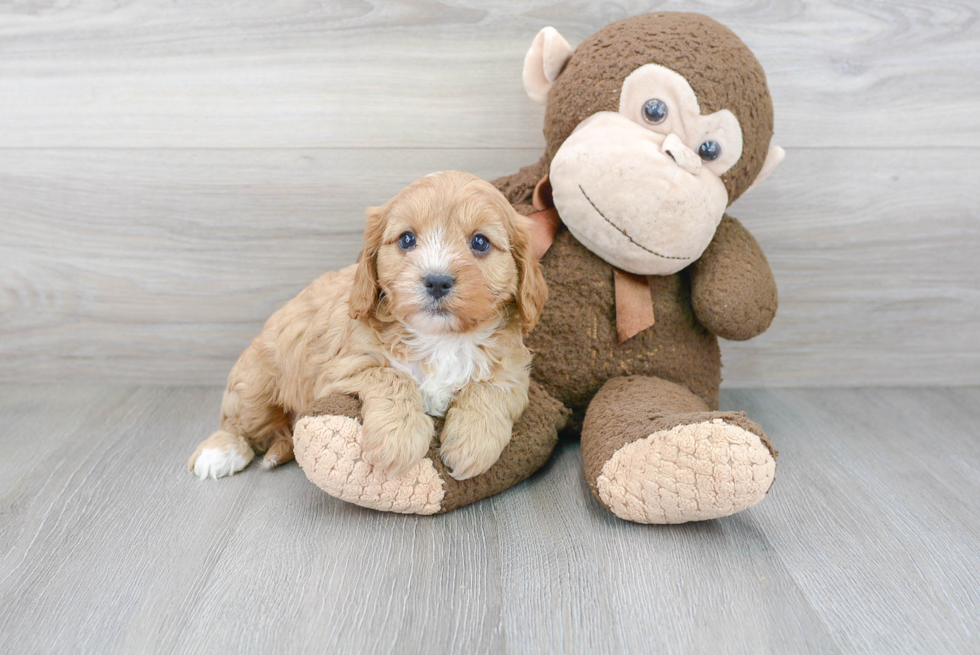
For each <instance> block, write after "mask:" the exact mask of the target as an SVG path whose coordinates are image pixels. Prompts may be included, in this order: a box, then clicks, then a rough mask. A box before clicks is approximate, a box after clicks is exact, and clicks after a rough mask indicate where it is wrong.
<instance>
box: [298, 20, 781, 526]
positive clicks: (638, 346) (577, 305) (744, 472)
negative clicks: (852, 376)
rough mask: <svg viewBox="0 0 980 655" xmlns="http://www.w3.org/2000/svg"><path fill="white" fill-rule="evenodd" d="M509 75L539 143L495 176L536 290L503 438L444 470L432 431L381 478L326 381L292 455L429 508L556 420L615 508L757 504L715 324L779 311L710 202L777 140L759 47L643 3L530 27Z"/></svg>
mask: <svg viewBox="0 0 980 655" xmlns="http://www.w3.org/2000/svg"><path fill="white" fill-rule="evenodd" d="M523 80H524V85H525V88H526V90H527V92H528V94H529V95H530V96H531V98H532V99H534V100H536V101H538V102H541V103H543V104H544V105H545V124H544V135H545V141H546V145H545V153H544V155H543V156H542V157H541V159H540V160H539V161H538V162H536V163H534V164H531V165H530V166H527V167H525V168H523V169H521V170H520V171H519V172H518V173H516V174H514V175H511V176H508V177H504V178H501V179H498V180H496V181H495V182H494V184H495V185H496V186H497V188H499V189H500V190H501V191H502V192H503V193H504V195H505V196H506V197H507V198H508V199H509V200H510V202H511V203H512V204H513V206H514V207H515V209H516V210H517V211H519V212H520V213H522V214H526V215H529V216H531V218H532V219H533V225H534V245H535V249H536V251H537V253H538V254H539V256H540V262H541V267H542V270H543V271H544V275H545V278H546V280H547V282H548V287H549V300H548V303H547V305H546V307H545V309H544V312H543V314H542V316H541V319H540V321H539V323H538V326H537V328H536V329H535V330H534V332H533V333H532V334H531V335H530V336H529V337H528V338H527V343H528V345H529V346H530V348H531V349H532V351H533V352H534V362H533V370H532V379H533V382H532V387H531V393H530V404H529V407H528V409H527V411H526V412H525V415H524V417H522V419H521V420H519V421H518V422H517V423H516V424H515V426H514V433H513V437H512V440H511V443H510V444H509V445H508V446H507V448H506V449H505V450H504V453H503V455H502V456H501V459H500V460H499V461H498V462H497V463H496V464H495V465H494V466H493V467H492V468H491V469H490V470H489V471H488V472H486V473H485V474H483V475H481V476H478V477H476V478H473V479H470V480H463V481H457V480H454V479H453V478H452V477H451V476H450V475H449V472H448V471H447V470H446V468H445V467H444V466H443V465H442V462H441V460H440V459H439V457H438V452H437V448H438V445H437V444H433V446H432V449H431V450H430V453H429V456H428V457H427V458H426V459H425V460H424V461H423V462H422V464H420V465H419V466H417V467H416V469H415V470H413V471H412V472H410V473H409V474H407V475H404V476H401V477H398V478H390V479H389V478H388V477H387V476H386V475H385V474H384V473H383V472H379V471H374V470H372V469H371V467H370V466H368V465H367V464H366V463H364V462H363V461H361V460H360V457H359V453H360V446H359V443H358V438H359V434H360V423H359V413H358V412H359V405H358V401H357V400H356V399H353V398H348V397H329V398H324V399H321V400H320V401H318V402H317V403H315V404H314V406H313V407H311V408H310V410H309V411H308V412H307V414H306V415H304V416H303V417H301V418H300V419H299V420H298V421H297V423H296V426H295V430H294V441H295V452H296V459H297V460H298V461H299V463H300V465H301V466H302V468H303V469H304V471H305V472H306V474H307V475H308V476H309V478H310V479H311V480H312V481H313V482H314V483H316V484H317V485H319V486H320V487H322V488H323V489H324V490H326V491H327V492H328V493H330V494H332V495H334V496H337V497H339V498H342V499H344V500H347V501H349V502H353V503H357V504H360V505H364V506H368V507H373V508H375V509H382V510H388V511H397V512H405V513H418V514H433V513H437V512H444V511H448V510H450V509H453V508H455V507H460V506H462V505H465V504H468V503H471V502H474V501H476V500H478V499H480V498H484V497H486V496H489V495H491V494H494V493H498V492H500V491H503V490H504V489H506V488H508V487H510V486H512V485H514V484H516V483H517V482H519V481H521V480H523V479H524V478H526V477H527V476H529V475H530V474H531V473H533V472H534V471H535V470H537V469H538V468H539V467H540V466H542V465H543V464H544V462H545V461H546V460H547V458H548V457H549V456H550V454H551V451H552V449H553V447H554V445H555V443H556V441H557V434H558V431H559V430H561V429H562V427H563V426H565V425H566V423H567V425H568V427H569V428H570V429H571V430H573V431H575V432H578V433H580V435H581V442H582V459H583V464H584V468H585V477H586V480H587V482H588V484H589V487H590V488H591V490H592V493H593V494H595V496H596V497H597V498H598V499H599V501H600V502H601V503H602V505H603V506H605V507H606V508H608V509H609V510H611V511H612V512H613V513H614V514H615V515H616V516H619V517H621V518H623V519H627V520H630V521H635V522H639V523H682V522H686V521H698V520H707V519H712V518H717V517H722V516H728V515H731V514H734V513H736V512H739V511H741V510H743V509H746V508H748V507H751V506H752V505H755V504H756V503H758V502H759V501H760V500H762V498H763V497H764V496H765V494H766V492H767V491H768V489H769V487H770V485H771V484H772V482H773V479H774V475H775V469H776V451H775V449H774V448H773V447H772V445H771V444H770V442H769V439H768V437H767V436H766V435H765V433H764V432H763V431H762V429H761V428H760V427H759V426H758V425H757V424H756V423H754V422H753V421H751V420H750V419H749V418H748V417H746V416H745V414H744V413H742V412H720V411H718V388H719V385H720V383H721V355H720V351H719V348H718V337H722V338H725V339H734V340H743V339H750V338H752V337H754V336H756V335H758V334H761V333H762V332H763V331H765V329H766V328H767V327H768V326H769V324H770V322H771V321H772V319H773V316H774V315H775V312H776V303H777V299H776V298H777V297H776V285H775V282H774V280H773V276H772V272H771V270H770V268H769V265H768V263H767V261H766V258H765V256H764V255H763V253H762V250H761V249H760V248H759V245H758V244H757V243H756V241H755V239H754V238H753V237H752V235H751V234H749V232H748V230H746V229H745V227H743V226H742V224H741V223H739V222H738V221H737V220H736V219H734V218H732V217H730V216H728V215H727V214H725V210H726V209H727V207H728V205H730V204H731V203H732V202H734V201H735V200H736V199H737V198H738V197H739V196H741V195H742V194H743V193H745V192H746V191H747V190H749V189H750V188H752V187H753V186H755V185H758V184H759V183H760V182H762V181H763V180H764V179H765V178H766V177H767V176H768V175H769V174H770V173H771V172H772V170H773V169H774V168H775V166H776V165H777V164H778V163H779V161H780V160H781V159H782V156H783V151H782V149H780V148H778V147H770V139H771V137H772V129H773V111H772V100H771V98H770V95H769V90H768V87H767V85H766V79H765V74H764V73H763V70H762V67H761V66H760V65H759V62H758V61H757V60H756V59H755V57H754V56H753V55H752V53H751V52H750V51H749V49H748V48H747V47H746V46H745V44H744V43H742V41H740V40H739V39H738V37H736V36H735V35H734V34H733V33H732V32H731V31H729V30H728V29H727V28H725V27H723V26H722V25H720V24H718V23H717V22H715V21H713V20H711V19H710V18H707V17H705V16H701V15H698V14H682V13H654V14H645V15H641V16H636V17H633V18H628V19H625V20H621V21H618V22H616V23H613V24H611V25H609V26H607V27H605V28H604V29H602V30H600V31H599V32H597V33H596V34H594V35H592V36H591V37H589V38H588V39H586V40H585V41H583V42H582V43H581V44H580V45H579V46H578V48H576V49H575V50H574V51H573V50H572V48H571V47H570V46H569V45H568V43H567V42H566V41H565V39H563V38H562V37H561V35H560V34H559V33H558V32H557V31H556V30H554V29H553V28H550V27H547V28H545V29H543V30H541V32H539V33H538V35H537V37H536V38H535V39H534V42H533V44H532V46H531V49H530V50H529V51H528V53H527V57H526V58H525V62H524V72H523Z"/></svg>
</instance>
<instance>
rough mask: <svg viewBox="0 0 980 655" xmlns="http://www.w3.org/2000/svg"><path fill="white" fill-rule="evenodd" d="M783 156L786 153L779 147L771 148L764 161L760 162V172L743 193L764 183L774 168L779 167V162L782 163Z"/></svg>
mask: <svg viewBox="0 0 980 655" xmlns="http://www.w3.org/2000/svg"><path fill="white" fill-rule="evenodd" d="M785 156H786V151H785V150H783V149H782V148H780V147H779V146H772V147H771V148H769V152H768V153H767V154H766V161H764V162H762V170H760V171H759V174H758V175H756V176H755V181H753V182H752V184H750V185H749V188H748V189H746V190H745V193H748V192H749V191H751V190H752V189H754V188H756V187H757V186H759V185H760V184H762V183H763V182H765V181H766V178H768V177H769V176H770V175H772V172H773V171H774V170H776V167H777V166H779V162H781V161H783V158H784V157H785Z"/></svg>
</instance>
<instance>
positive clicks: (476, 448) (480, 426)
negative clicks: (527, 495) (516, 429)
mask: <svg viewBox="0 0 980 655" xmlns="http://www.w3.org/2000/svg"><path fill="white" fill-rule="evenodd" d="M512 429H513V423H511V421H510V420H509V419H507V418H504V417H496V416H487V415H485V414H481V413H480V412H474V411H468V410H465V409H458V408H453V409H450V410H449V414H448V415H447V416H446V425H445V427H444V428H443V429H442V446H441V447H440V449H439V454H440V457H441V458H442V461H443V463H444V464H445V465H446V466H448V467H449V468H450V469H451V470H452V471H451V473H450V475H451V476H453V477H454V478H456V479H457V480H466V479H469V478H475V477H476V476H478V475H480V474H481V473H484V472H486V471H487V469H489V468H490V467H491V466H493V465H494V464H495V463H496V462H497V460H498V459H499V458H500V453H501V452H503V450H504V447H505V446H506V445H507V444H508V443H509V442H510V435H511V430H512Z"/></svg>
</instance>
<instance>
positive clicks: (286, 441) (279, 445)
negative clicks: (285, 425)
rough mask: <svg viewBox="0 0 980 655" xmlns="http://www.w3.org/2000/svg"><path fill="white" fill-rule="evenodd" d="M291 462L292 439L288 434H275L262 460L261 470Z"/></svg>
mask: <svg viewBox="0 0 980 655" xmlns="http://www.w3.org/2000/svg"><path fill="white" fill-rule="evenodd" d="M291 461H293V437H292V435H291V434H289V433H288V432H287V433H286V434H282V433H280V434H277V435H276V436H274V437H273V438H272V441H270V442H269V450H267V451H265V457H263V458H262V468H264V469H266V470H268V469H272V468H275V467H277V466H279V465H281V464H285V463H287V462H291Z"/></svg>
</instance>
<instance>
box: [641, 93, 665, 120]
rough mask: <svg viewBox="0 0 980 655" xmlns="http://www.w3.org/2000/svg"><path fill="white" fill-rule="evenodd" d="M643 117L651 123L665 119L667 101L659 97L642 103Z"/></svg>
mask: <svg viewBox="0 0 980 655" xmlns="http://www.w3.org/2000/svg"><path fill="white" fill-rule="evenodd" d="M643 118H644V120H646V122H647V123H650V124H651V125H660V124H661V123H663V122H664V121H665V120H667V103H666V102H664V101H663V100H661V99H660V98H651V99H650V100H647V101H646V103H645V104H644V105H643Z"/></svg>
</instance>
